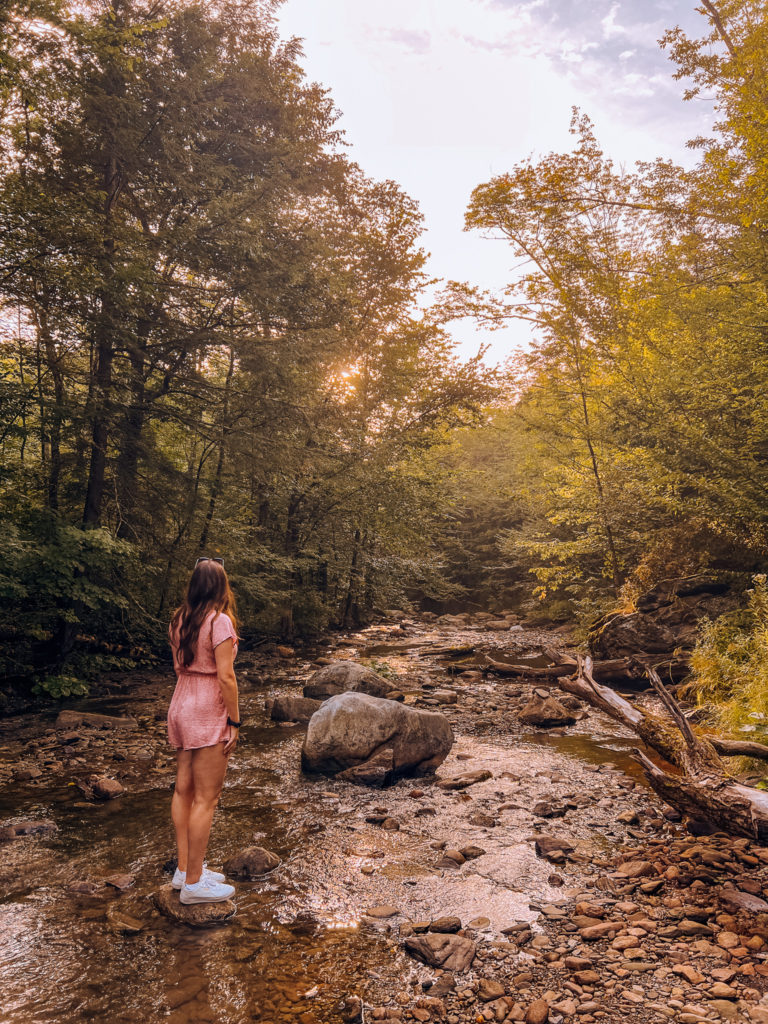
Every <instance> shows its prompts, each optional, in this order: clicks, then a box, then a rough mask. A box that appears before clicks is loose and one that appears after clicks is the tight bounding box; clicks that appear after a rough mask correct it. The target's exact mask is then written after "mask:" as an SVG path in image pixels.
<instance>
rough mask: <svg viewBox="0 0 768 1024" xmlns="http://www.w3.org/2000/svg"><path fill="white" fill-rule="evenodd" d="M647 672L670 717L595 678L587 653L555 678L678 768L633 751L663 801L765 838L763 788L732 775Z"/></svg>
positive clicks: (767, 807) (767, 805)
mask: <svg viewBox="0 0 768 1024" xmlns="http://www.w3.org/2000/svg"><path fill="white" fill-rule="evenodd" d="M648 676H649V679H650V681H651V685H652V686H653V688H654V690H655V691H656V692H657V693H658V695H659V698H660V699H661V701H662V703H663V704H664V707H665V708H666V710H667V711H668V713H669V715H670V717H671V722H670V721H669V720H667V719H665V718H661V717H660V716H658V715H652V714H650V713H648V712H646V711H641V710H639V709H638V708H635V707H633V706H632V705H631V704H630V703H629V701H626V700H625V699H624V698H623V697H621V696H619V694H618V693H616V692H615V691H614V690H612V689H610V687H607V686H602V685H601V684H600V683H598V682H597V681H596V680H595V678H594V675H593V673H592V664H591V659H589V658H588V659H587V660H586V662H582V661H581V659H579V666H578V674H577V676H576V677H575V678H566V677H560V678H559V679H558V683H559V686H560V688H561V689H562V690H565V691H566V693H572V694H574V695H575V696H576V697H579V698H580V699H581V700H584V701H585V702H586V703H588V704H590V705H592V707H595V708H597V709H598V710H599V711H604V712H605V713H606V714H607V715H610V717H611V718H613V719H614V720H615V721H617V722H620V723H621V724H622V725H624V726H626V727H627V728H629V729H631V730H632V731H633V732H635V733H636V734H637V735H638V736H639V737H640V738H641V739H642V740H643V742H644V743H645V744H646V746H647V747H649V748H650V749H651V750H653V751H655V753H656V754H658V755H660V756H661V757H662V758H663V759H664V760H665V761H667V762H668V763H669V765H671V766H672V767H673V768H676V769H678V771H679V772H680V774H673V773H672V772H671V771H668V770H667V769H666V768H665V767H662V766H660V765H659V764H656V763H655V762H653V761H652V760H651V759H650V758H649V757H648V756H647V755H646V754H644V753H641V752H640V751H636V752H635V757H636V759H637V761H638V763H639V764H640V765H641V767H642V768H643V771H644V773H645V776H646V778H647V780H648V783H649V785H650V786H651V787H652V789H653V790H654V791H655V792H656V793H658V794H659V796H661V797H662V799H663V800H665V801H666V802H667V803H669V804H671V805H672V806H673V807H676V808H677V809H678V810H679V811H681V812H682V813H683V814H685V815H687V816H688V817H690V818H694V819H696V820H699V821H707V822H711V823H712V824H714V825H716V826H717V827H718V828H720V829H722V830H723V831H725V832H732V833H736V834H738V835H744V836H749V837H750V838H752V839H757V840H759V841H760V842H765V841H768V793H765V792H762V791H761V790H758V789H753V788H752V787H751V786H744V785H742V784H741V783H738V782H736V781H735V780H734V779H733V778H731V777H730V775H729V774H728V771H727V769H726V767H725V765H724V764H723V762H722V761H721V759H720V756H719V754H718V752H717V749H716V747H715V744H714V743H713V742H712V740H711V739H710V738H708V737H706V736H702V735H698V734H696V733H694V731H693V729H692V728H691V725H690V722H688V721H687V719H686V718H685V715H684V714H683V712H682V710H681V709H680V707H679V705H678V704H677V702H676V701H675V699H674V697H672V695H671V694H670V693H669V691H668V690H667V689H666V687H665V686H664V684H663V683H662V681H661V679H660V678H659V676H658V674H657V673H656V672H655V671H654V670H653V669H650V670H649V672H648Z"/></svg>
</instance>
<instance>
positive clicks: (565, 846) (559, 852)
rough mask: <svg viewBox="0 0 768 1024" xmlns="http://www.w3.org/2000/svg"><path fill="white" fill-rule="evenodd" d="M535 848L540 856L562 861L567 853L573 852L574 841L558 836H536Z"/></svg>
mask: <svg viewBox="0 0 768 1024" xmlns="http://www.w3.org/2000/svg"><path fill="white" fill-rule="evenodd" d="M534 849H535V850H536V854H537V856H539V857H545V858H546V859H547V860H555V861H562V860H564V859H565V857H566V855H567V854H569V853H573V850H574V846H573V843H572V842H570V840H568V839H563V838H561V837H558V836H536V839H535V841H534Z"/></svg>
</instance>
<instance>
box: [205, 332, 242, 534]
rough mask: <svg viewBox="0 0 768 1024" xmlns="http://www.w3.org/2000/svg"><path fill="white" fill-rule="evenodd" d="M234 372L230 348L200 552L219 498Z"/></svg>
mask: <svg viewBox="0 0 768 1024" xmlns="http://www.w3.org/2000/svg"><path fill="white" fill-rule="evenodd" d="M234 372H235V350H234V349H233V348H231V349H230V350H229V368H228V369H227V379H226V381H225V383H224V399H223V404H222V410H221V439H220V441H219V457H218V459H217V460H216V472H215V473H214V475H213V483H212V484H211V494H210V497H209V499H208V509H207V511H206V513H205V519H204V520H203V529H202V531H201V533H200V545H199V546H200V551H201V552H202V551H203V549H204V548H205V546H206V544H207V543H208V534H209V533H210V530H211V523H212V522H213V514H214V512H215V511H216V502H217V501H218V500H219V494H220V493H221V477H222V473H223V471H224V453H225V450H226V445H227V435H228V434H229V402H230V395H231V389H232V376H233V374H234Z"/></svg>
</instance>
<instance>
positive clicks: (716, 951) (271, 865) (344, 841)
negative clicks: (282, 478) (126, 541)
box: [0, 614, 768, 1024]
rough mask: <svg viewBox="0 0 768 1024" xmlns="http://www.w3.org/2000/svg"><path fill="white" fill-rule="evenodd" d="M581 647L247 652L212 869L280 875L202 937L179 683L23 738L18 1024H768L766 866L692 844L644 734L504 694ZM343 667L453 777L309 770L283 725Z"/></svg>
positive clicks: (560, 698) (12, 909)
mask: <svg viewBox="0 0 768 1024" xmlns="http://www.w3.org/2000/svg"><path fill="white" fill-rule="evenodd" d="M566 640H567V637H565V636H564V635H563V634H562V633H552V632H546V631H536V630H531V629H527V628H523V627H521V626H520V624H519V623H517V622H516V621H515V618H514V616H512V615H510V616H508V617H501V618H490V619H489V618H488V617H481V618H479V619H478V618H475V619H468V618H467V617H444V618H443V620H442V621H440V622H437V623H436V622H434V621H425V620H424V619H420V620H415V619H408V618H407V617H406V616H404V615H401V614H398V615H397V617H396V618H395V617H394V616H393V617H392V618H391V619H390V621H388V622H384V623H381V624H378V625H376V626H373V627H371V628H369V629H366V630H363V631H361V632H360V633H356V634H350V635H348V636H343V637H339V638H336V639H335V640H334V641H332V642H331V643H329V644H327V645H323V646H321V647H317V648H315V649H311V650H310V649H307V650H298V651H295V650H291V649H287V648H273V649H270V650H265V649H260V650H258V651H256V652H251V653H246V654H245V655H244V656H243V657H241V658H240V659H239V669H238V670H239V679H240V683H241V688H242V707H243V714H244V717H245V719H246V722H247V725H246V727H245V729H244V730H243V737H242V740H241V743H240V745H239V747H238V751H237V754H236V756H235V758H234V761H233V764H232V768H231V770H230V772H229V774H228V778H227V783H226V786H225V790H224V794H223V797H222V802H221V808H220V810H219V811H218V812H217V817H216V821H215V824H214V834H213V838H212V842H211V848H210V856H209V859H210V862H211V864H212V865H213V866H215V867H218V866H220V865H221V864H223V863H224V862H225V861H226V862H233V860H234V859H235V858H238V857H240V858H241V859H242V855H243V854H244V853H246V854H247V853H249V852H250V853H252V848H258V849H260V850H261V853H260V854H259V858H260V860H259V862H260V863H262V864H263V866H264V869H265V870H264V873H263V874H261V875H259V874H254V873H253V872H247V873H246V877H245V878H244V879H243V880H237V881H236V882H235V884H236V888H237V893H236V896H235V900H234V904H235V912H234V916H232V914H231V913H230V911H229V909H227V911H226V913H225V914H223V915H222V917H223V919H224V920H223V923H220V924H215V923H214V924H212V926H211V927H208V928H205V929H202V930H201V929H198V928H194V927H190V924H189V923H188V922H185V921H184V920H183V919H180V915H179V914H177V913H176V912H175V910H176V908H175V905H174V906H171V905H170V902H169V901H172V900H173V894H172V891H169V890H168V889H167V888H164V887H167V883H168V882H169V874H168V869H169V868H170V867H171V864H170V858H171V854H172V841H171V834H170V828H169V823H168V804H169V797H170V788H171V785H172V780H173V758H172V755H171V752H170V751H169V750H168V749H167V747H166V745H165V736H164V717H165V710H166V707H167V703H168V700H169V698H170V693H171V690H172V679H170V678H169V677H168V676H164V675H153V674H143V675H142V674H134V675H132V676H128V677H109V678H107V679H105V680H104V682H103V692H102V694H101V695H100V696H98V697H96V698H94V699H92V700H89V701H84V702H81V703H79V704H77V705H69V706H68V708H67V710H66V712H65V713H64V714H62V715H61V716H60V717H59V718H58V719H57V715H56V713H55V712H47V713H44V714H38V715H27V716H19V717H17V718H15V719H8V720H6V721H4V722H3V723H2V725H0V885H2V892H3V897H2V899H0V927H1V929H2V930H1V931H0V977H2V990H1V993H0V1018H2V1020H3V1021H4V1022H7V1024H21V1022H22V1021H23V1022H25V1024H27V1022H30V1021H34V1022H40V1024H43V1022H61V1024H63V1022H67V1024H70V1022H79V1021H86V1020H97V1021H109V1022H110V1024H112V1022H117V1024H122V1022H125V1024H127V1022H129V1021H130V1022H135V1021H137V1020H141V1021H143V1022H149V1024H154V1022H155V1021H157V1022H160V1021H170V1022H172V1024H182V1022H184V1024H195V1022H197V1021H200V1022H210V1021H214V1022H220V1024H241V1022H246V1021H263V1022H265V1024H270V1022H271V1024H282V1022H289V1021H291V1022H293V1021H296V1022H299V1024H326V1022H327V1024H331V1022H339V1021H347V1022H351V1021H362V1020H364V1021H366V1022H368V1021H372V1020H383V1021H386V1020H390V1021H403V1022H411V1021H422V1022H427V1021H444V1022H448V1024H469V1022H474V1024H478V1022H484V1021H522V1022H526V1021H527V1022H528V1024H533V1022H536V1021H539V1022H543V1021H549V1022H552V1024H558V1022H560V1021H562V1022H566V1024H571V1022H574V1021H584V1022H586V1024H592V1022H596V1021H604V1022H618V1021H622V1022H623V1021H625V1020H627V1019H629V1020H632V1021H639V1022H661V1021H680V1022H681V1024H698V1022H704V1021H713V1022H714V1021H722V1020H734V1021H746V1022H749V1021H757V1022H764V1024H766V1022H768V997H765V996H764V992H765V991H766V990H768V897H766V889H768V848H765V847H762V846H760V845H758V844H756V843H754V842H751V841H749V840H747V839H738V838H733V837H729V836H727V835H724V834H716V835H711V836H699V837H697V836H691V835H688V834H687V833H686V832H685V831H684V830H683V829H682V827H681V826H680V824H679V823H678V822H677V821H676V820H675V819H676V818H677V815H676V814H675V812H673V811H672V810H671V809H670V808H667V807H665V806H664V805H663V804H661V803H660V802H659V801H658V798H657V797H656V796H655V795H654V794H652V793H651V792H649V791H648V789H647V788H646V787H645V785H644V784H643V781H642V775H641V773H640V771H639V769H638V768H637V766H636V765H635V763H634V762H633V761H632V760H631V758H630V756H629V751H630V749H631V747H632V746H633V745H634V744H635V743H636V742H637V741H636V739H635V738H634V737H630V736H629V734H624V733H623V732H622V730H621V729H620V727H618V726H617V725H616V724H615V723H613V722H611V721H609V720H608V719H607V718H605V717H603V716H602V715H600V714H598V713H596V712H594V711H592V710H590V709H588V708H586V707H584V706H582V705H581V704H580V703H579V701H578V700H576V699H575V698H573V697H568V696H566V695H563V694H562V693H558V692H557V691H556V690H554V689H553V688H552V687H553V686H554V682H553V681H552V680H546V679H544V680H542V679H541V678H534V679H527V678H525V677H524V676H522V677H520V676H515V677H512V678H510V677H508V676H502V675H495V674H494V672H493V671H489V665H492V664H493V663H494V662H496V663H504V662H507V663H514V664H529V665H530V666H531V667H532V668H535V667H542V666H545V665H547V664H548V663H549V660H550V658H549V656H548V655H543V654H542V651H543V650H544V649H547V650H548V651H551V648H553V647H555V648H557V649H558V650H560V651H562V650H563V647H564V644H565V642H566ZM348 658H351V659H354V660H357V661H362V662H363V663H364V664H366V665H367V666H368V667H370V668H372V669H374V670H375V671H376V672H378V673H379V674H380V675H382V676H383V677H384V678H386V679H388V680H389V681H391V683H392V686H393V689H394V690H396V691H397V692H398V693H399V695H400V698H401V699H402V701H403V703H405V704H407V705H410V706H412V707H413V708H417V709H418V708H423V709H427V710H431V711H439V712H440V713H442V714H444V715H445V716H446V717H447V718H448V720H449V721H450V723H451V726H452V729H453V732H454V736H455V742H454V744H453V747H452V749H451V752H450V754H449V755H448V757H447V758H446V760H445V761H444V762H443V763H442V764H441V765H440V767H439V768H438V771H437V775H436V776H427V777H425V778H418V779H407V778H403V779H400V780H399V781H398V782H397V783H396V784H395V785H392V786H390V787H388V788H385V789H370V788H367V787H365V786H360V785H354V784H351V783H349V782H347V781H342V780H340V779H338V778H333V777H323V776H307V775H303V774H302V772H301V770H300V760H301V746H302V742H303V738H304V734H305V731H306V723H305V724H301V725H296V724H293V723H291V722H286V721H283V722H273V721H272V720H271V719H270V718H269V716H268V713H267V712H266V711H265V701H272V700H274V698H289V697H298V696H299V695H300V693H301V688H302V686H303V685H304V684H305V683H306V681H307V680H308V679H309V677H310V676H311V675H312V673H313V671H315V670H316V669H317V668H318V667H319V666H320V665H322V664H324V663H327V662H328V661H330V660H339V659H348ZM631 699H632V700H634V701H639V702H640V703H644V704H651V703H652V702H653V700H654V698H652V697H651V696H650V695H648V694H640V695H637V694H635V695H634V696H633V697H632V698H631ZM553 702H554V703H556V704H558V705H560V708H561V710H562V711H563V712H564V717H562V716H560V717H558V716H559V712H558V713H557V714H556V715H555V716H554V718H553V717H552V715H553V708H552V705H553ZM281 706H282V707H286V706H287V705H286V703H285V701H283V704H282V705H281ZM552 721H554V722H558V721H560V722H561V724H559V725H555V726H554V727H553V726H552V725H551V723H552ZM537 722H542V723H549V724H543V725H538V724H536V723H537ZM568 723H573V724H568ZM263 848H266V850H265V849H263ZM266 851H269V852H272V853H274V854H275V857H274V858H271V859H270V858H269V857H268V855H267V853H266ZM278 858H279V863H276V861H278ZM166 903H167V904H168V907H167V908H166V909H170V910H171V911H172V912H173V913H172V914H171V916H170V917H169V916H168V915H167V914H166V913H164V912H163V910H162V907H163V906H164V905H165V904H166ZM198 923H200V922H198ZM203 923H205V922H203ZM207 923H210V922H207Z"/></svg>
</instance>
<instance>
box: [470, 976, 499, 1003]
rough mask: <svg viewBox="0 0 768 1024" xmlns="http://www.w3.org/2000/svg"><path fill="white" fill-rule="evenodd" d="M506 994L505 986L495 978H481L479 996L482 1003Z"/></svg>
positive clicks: (478, 989) (478, 988)
mask: <svg viewBox="0 0 768 1024" xmlns="http://www.w3.org/2000/svg"><path fill="white" fill-rule="evenodd" d="M504 994H505V989H504V986H503V985H502V984H501V982H499V981H496V980H495V979H494V978H481V979H480V982H479V984H478V986H477V998H478V999H479V1000H480V1002H481V1003H490V1002H491V1000H494V999H501V997H502V996H503V995H504Z"/></svg>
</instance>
